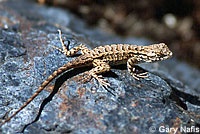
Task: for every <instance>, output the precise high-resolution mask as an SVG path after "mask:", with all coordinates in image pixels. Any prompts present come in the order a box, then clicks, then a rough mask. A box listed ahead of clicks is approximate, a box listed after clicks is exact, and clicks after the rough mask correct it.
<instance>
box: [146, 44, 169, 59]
mask: <svg viewBox="0 0 200 134" xmlns="http://www.w3.org/2000/svg"><path fill="white" fill-rule="evenodd" d="M148 48H149V49H148V50H147V57H148V59H149V62H154V61H161V60H165V59H168V58H170V57H171V56H172V52H171V51H170V50H169V48H168V47H167V45H165V43H160V44H153V45H150V46H149V47H148ZM147 62H148V61H147Z"/></svg>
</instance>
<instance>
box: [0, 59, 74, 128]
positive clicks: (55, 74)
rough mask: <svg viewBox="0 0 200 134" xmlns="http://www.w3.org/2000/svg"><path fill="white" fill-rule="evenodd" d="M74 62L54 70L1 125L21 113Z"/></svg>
mask: <svg viewBox="0 0 200 134" xmlns="http://www.w3.org/2000/svg"><path fill="white" fill-rule="evenodd" d="M71 63H72V62H68V63H67V64H65V65H63V66H62V67H60V68H58V69H57V70H56V71H54V72H53V73H52V74H51V75H50V76H49V77H48V78H47V79H46V80H45V81H44V82H43V83H42V85H41V86H40V87H39V88H38V90H37V91H36V92H35V93H34V94H33V96H32V97H31V98H29V99H28V100H27V102H26V103H24V105H23V106H21V107H20V108H19V109H18V110H17V111H16V112H15V113H13V114H12V115H11V116H10V117H8V118H7V119H6V120H5V121H3V122H2V123H1V124H0V127H1V126H2V125H3V124H5V123H6V122H8V121H10V120H11V119H12V118H13V117H14V116H15V115H16V114H17V113H19V112H20V111H21V110H22V109H23V108H25V107H26V106H27V105H28V104H29V103H30V102H31V101H32V100H33V99H34V98H35V97H36V96H37V95H38V94H39V93H40V92H41V91H42V90H43V89H44V88H45V87H46V86H47V85H48V84H49V83H50V82H51V81H52V80H53V79H54V78H56V77H57V76H58V75H60V74H61V73H63V72H64V71H66V70H68V69H70V68H72V67H73V64H71Z"/></svg>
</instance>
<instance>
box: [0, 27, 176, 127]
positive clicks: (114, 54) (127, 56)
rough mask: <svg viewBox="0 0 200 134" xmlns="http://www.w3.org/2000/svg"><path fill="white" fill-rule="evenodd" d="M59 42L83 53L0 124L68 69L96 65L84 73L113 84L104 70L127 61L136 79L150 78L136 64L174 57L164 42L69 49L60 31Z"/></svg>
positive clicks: (68, 53)
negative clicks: (145, 44) (136, 69)
mask: <svg viewBox="0 0 200 134" xmlns="http://www.w3.org/2000/svg"><path fill="white" fill-rule="evenodd" d="M59 35H60V41H61V43H62V47H63V49H60V48H57V47H54V46H53V48H55V49H57V50H59V51H61V52H62V53H63V54H65V55H66V56H73V55H75V54H76V53H77V52H78V51H79V50H80V51H81V53H82V55H81V56H79V57H77V58H76V59H74V60H72V61H70V62H68V63H66V64H65V65H63V66H62V67H60V68H58V69H57V70H56V71H55V72H53V74H51V75H50V76H49V77H48V78H47V79H46V80H45V81H44V82H43V83H42V85H41V86H40V87H39V88H38V90H37V91H36V92H35V93H34V94H33V96H32V97H31V98H29V99H28V101H27V102H26V103H24V105H23V106H21V107H20V108H19V109H18V110H17V111H16V112H15V113H14V114H12V115H11V116H10V117H8V118H7V119H6V120H5V121H4V122H3V123H2V124H1V125H0V126H2V125H3V124H5V123H6V122H8V121H9V120H11V119H12V118H13V117H14V116H15V115H16V114H17V113H19V112H20V111H21V110H22V109H23V108H25V107H26V106H27V105H28V104H29V103H30V102H31V101H32V100H33V99H34V98H35V97H36V96H37V95H38V94H39V93H40V92H41V91H42V90H43V89H44V88H45V87H46V86H47V85H48V84H49V83H50V82H51V81H52V80H53V79H55V78H56V77H57V76H59V75H60V74H62V73H63V72H65V71H66V70H68V69H71V68H79V67H83V66H94V68H93V69H91V70H90V71H87V72H85V74H88V75H87V76H88V78H91V77H94V78H95V79H97V80H98V82H99V83H100V84H101V85H103V86H106V87H107V86H110V84H109V83H108V82H107V81H105V80H104V79H103V77H102V76H98V74H101V73H103V72H107V71H110V68H111V67H110V66H112V65H118V64H125V63H127V68H128V71H129V72H130V74H131V75H132V76H133V77H134V78H135V79H136V80H139V79H140V78H147V77H148V76H147V72H145V73H139V74H138V73H136V72H135V67H134V65H135V64H139V63H143V62H156V61H162V60H165V59H168V58H170V57H171V56H172V52H171V51H170V50H169V48H168V47H167V45H165V44H164V43H160V44H153V45H149V46H137V45H129V44H112V45H105V46H99V47H96V48H94V49H92V50H90V49H88V48H87V47H85V45H82V44H81V45H79V46H77V47H74V48H72V49H70V50H68V49H67V47H66V46H65V45H64V42H63V40H62V38H61V31H60V30H59ZM88 78H85V79H86V80H87V79H88Z"/></svg>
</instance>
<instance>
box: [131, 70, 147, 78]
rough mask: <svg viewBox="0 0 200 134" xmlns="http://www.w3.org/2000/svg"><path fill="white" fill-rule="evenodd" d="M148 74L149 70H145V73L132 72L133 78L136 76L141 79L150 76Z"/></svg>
mask: <svg viewBox="0 0 200 134" xmlns="http://www.w3.org/2000/svg"><path fill="white" fill-rule="evenodd" d="M147 74H148V73H147V72H144V73H131V75H132V76H133V78H135V79H136V80H139V79H140V78H148V75H147Z"/></svg>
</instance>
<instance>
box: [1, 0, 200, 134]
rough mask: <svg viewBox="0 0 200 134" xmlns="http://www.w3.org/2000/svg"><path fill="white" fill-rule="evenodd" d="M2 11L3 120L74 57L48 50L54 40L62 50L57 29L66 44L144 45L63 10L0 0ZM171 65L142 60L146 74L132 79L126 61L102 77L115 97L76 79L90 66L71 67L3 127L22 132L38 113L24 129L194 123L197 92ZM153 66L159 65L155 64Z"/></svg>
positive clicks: (143, 129) (101, 129)
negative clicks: (172, 71) (173, 72)
mask: <svg viewBox="0 0 200 134" xmlns="http://www.w3.org/2000/svg"><path fill="white" fill-rule="evenodd" d="M30 7H31V8H30ZM0 13H1V17H2V16H4V18H5V17H6V18H7V19H5V21H3V20H2V19H0V26H1V28H0V59H1V61H0V63H1V66H0V75H1V77H0V113H1V114H0V118H3V119H5V118H6V117H7V116H6V117H4V115H6V112H7V111H9V110H10V109H13V110H11V112H10V113H9V114H8V115H11V113H13V112H14V111H15V110H16V109H17V108H19V107H20V106H21V105H22V104H23V103H24V102H26V101H27V99H28V98H29V97H30V96H32V94H33V93H34V91H35V90H36V89H37V88H38V87H39V86H40V84H41V83H42V82H43V81H44V80H45V79H46V78H47V77H48V76H49V75H50V74H51V73H52V72H53V71H54V70H56V69H57V68H58V67H60V66H62V65H63V64H65V63H66V62H68V61H70V60H71V59H72V58H74V57H65V56H64V55H63V54H61V53H60V52H58V51H56V50H53V49H52V47H51V45H54V46H57V47H61V45H60V42H59V38H58V33H57V29H62V32H63V37H65V38H67V39H69V40H70V41H71V45H70V47H74V46H76V45H78V44H80V43H85V44H87V46H88V47H95V46H97V45H99V44H100V43H101V42H99V41H102V42H103V41H104V40H106V41H104V44H108V43H112V42H113V41H115V42H116V43H117V42H121V43H123V42H126V43H133V42H140V44H144V43H145V42H146V40H139V39H134V38H129V39H121V38H119V37H115V36H112V35H107V34H105V33H102V32H100V31H99V30H98V29H93V30H90V29H89V27H87V26H86V25H85V24H84V22H82V20H80V19H77V18H76V17H74V16H73V15H72V14H70V13H68V12H67V11H63V10H61V9H58V8H53V7H45V6H39V5H37V4H35V3H31V2H29V1H25V0H24V1H23V0H19V1H18V2H17V3H16V2H14V1H9V2H1V5H0ZM56 24H59V25H56ZM96 40H99V41H96ZM170 62H172V61H170V60H169V61H167V62H165V63H161V64H160V63H156V64H151V65H150V64H147V65H142V66H143V67H144V69H145V70H148V71H149V78H148V79H143V80H140V81H137V80H135V79H134V78H132V77H131V76H130V74H129V73H128V71H127V70H126V65H124V66H119V67H115V68H113V69H112V71H111V72H108V73H105V74H103V75H104V77H105V79H107V80H108V81H109V82H110V83H111V89H108V90H109V91H110V92H112V93H113V94H115V96H114V95H112V94H111V93H110V92H108V91H107V90H106V89H104V88H103V87H101V86H100V85H99V84H98V83H97V81H96V80H95V79H92V80H91V81H90V82H87V83H85V84H83V83H82V82H81V80H82V79H83V77H84V76H83V75H82V73H83V72H84V71H85V70H89V69H90V68H89V67H88V68H80V69H72V70H69V71H67V72H66V73H64V74H63V75H61V76H59V77H58V78H57V79H56V80H54V81H53V82H52V83H51V84H50V85H49V86H48V87H47V88H46V89H45V90H44V91H43V92H42V93H40V95H39V96H38V97H37V98H36V99H34V101H33V102H32V103H31V104H29V105H28V106H27V107H26V108H25V109H24V110H22V111H21V112H20V113H19V114H18V115H17V116H16V117H15V118H13V119H12V120H11V121H10V122H8V123H6V124H5V125H4V126H2V128H1V129H0V132H1V133H5V134H6V133H17V132H20V131H21V130H22V129H23V127H24V126H25V125H26V124H28V123H31V122H32V121H33V120H34V119H35V118H36V116H37V117H39V118H38V119H39V120H36V122H35V123H31V124H29V125H28V126H27V128H26V129H25V131H24V133H27V134H29V133H30V134H35V133H38V134H47V133H48V134H49V133H75V134H82V133H89V134H90V133H91V134H101V133H125V134H127V133H150V128H152V126H153V127H155V128H156V133H159V131H158V129H159V127H160V126H161V125H164V126H169V127H179V126H180V125H185V126H186V125H187V126H192V125H193V126H196V127H199V126H200V125H199V124H200V119H199V112H198V111H199V106H200V103H199V96H198V95H197V94H195V91H192V90H191V89H190V88H189V87H188V86H186V85H184V84H183V83H182V82H180V81H178V80H176V79H175V78H173V77H171V76H170V75H169V74H167V73H166V72H167V71H166V70H168V67H170ZM162 64H163V65H164V66H162ZM139 66H140V65H139ZM157 66H161V67H160V68H159V69H156V67H157ZM139 68H140V67H138V69H139ZM162 70H165V71H166V72H165V73H164V71H162ZM58 89H59V90H58ZM113 89H114V90H113ZM186 89H187V92H185V91H186ZM50 92H52V93H50ZM49 94H50V95H49ZM48 95H49V96H48ZM47 96H48V99H45V98H46V97H47ZM52 97H53V99H52ZM48 102H49V103H48ZM44 106H45V107H44ZM38 111H40V112H39V113H38ZM191 112H193V113H191Z"/></svg>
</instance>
